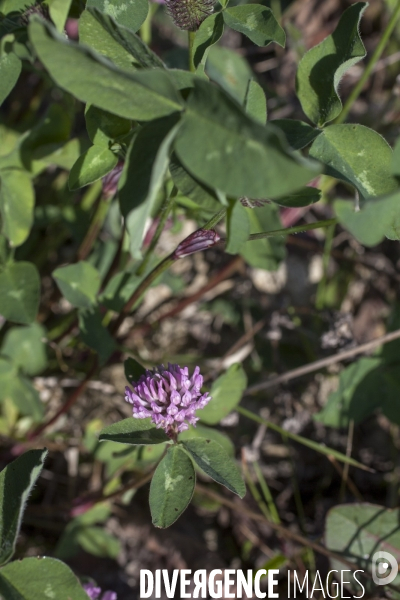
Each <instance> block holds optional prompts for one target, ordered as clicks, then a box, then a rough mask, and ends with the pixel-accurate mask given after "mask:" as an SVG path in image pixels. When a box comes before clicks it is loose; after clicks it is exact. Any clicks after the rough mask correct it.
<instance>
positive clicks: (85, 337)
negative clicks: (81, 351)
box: [79, 307, 116, 365]
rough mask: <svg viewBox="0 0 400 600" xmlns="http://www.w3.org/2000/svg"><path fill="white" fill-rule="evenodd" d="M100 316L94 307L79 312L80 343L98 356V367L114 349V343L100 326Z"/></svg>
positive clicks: (102, 326) (110, 336)
mask: <svg viewBox="0 0 400 600" xmlns="http://www.w3.org/2000/svg"><path fill="white" fill-rule="evenodd" d="M102 320H103V318H102V316H101V314H100V311H99V309H98V308H97V307H96V308H94V307H91V308H81V309H80V310H79V334H80V337H81V339H82V341H83V342H84V343H85V344H86V345H87V346H89V348H91V349H92V350H94V351H95V352H97V354H98V355H99V361H100V365H104V364H105V363H106V362H107V361H108V359H109V358H110V356H111V354H112V353H113V352H114V350H115V349H116V343H115V341H114V339H113V337H112V335H111V334H110V332H109V331H108V329H106V328H105V327H104V325H103V324H102Z"/></svg>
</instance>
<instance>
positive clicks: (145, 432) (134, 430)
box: [99, 417, 170, 446]
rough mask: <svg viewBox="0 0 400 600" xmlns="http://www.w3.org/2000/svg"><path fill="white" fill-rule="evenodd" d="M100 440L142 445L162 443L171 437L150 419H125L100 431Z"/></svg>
mask: <svg viewBox="0 0 400 600" xmlns="http://www.w3.org/2000/svg"><path fill="white" fill-rule="evenodd" d="M99 441H100V442H103V441H110V442H117V443H118V444H132V445H136V444H138V445H142V446H146V445H147V444H162V443H164V442H169V441H170V439H169V437H168V436H167V434H166V433H165V431H164V430H163V429H157V428H156V426H155V425H154V424H153V423H152V422H151V421H150V418H149V419H135V418H134V417H130V418H129V419H123V421H118V423H113V425H108V426H107V427H104V429H102V430H101V432H100V437H99Z"/></svg>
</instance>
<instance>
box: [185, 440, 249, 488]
mask: <svg viewBox="0 0 400 600" xmlns="http://www.w3.org/2000/svg"><path fill="white" fill-rule="evenodd" d="M182 445H183V447H184V448H185V450H187V452H189V454H190V456H191V457H192V458H193V460H194V461H195V463H196V464H197V465H198V466H199V467H200V468H201V469H203V471H204V472H205V473H206V474H207V475H208V476H209V477H211V479H214V481H216V482H217V483H220V484H221V485H224V486H225V487H226V488H228V490H230V491H231V492H233V493H234V494H237V495H238V496H239V497H240V498H243V496H244V495H245V494H246V486H245V484H244V481H243V478H242V476H241V474H240V470H239V469H238V467H237V465H236V463H235V462H234V461H233V459H232V458H230V457H229V456H228V454H227V453H226V452H225V450H224V449H223V448H222V446H220V445H219V444H217V442H214V441H212V440H208V439H205V438H199V439H197V440H187V441H185V442H182Z"/></svg>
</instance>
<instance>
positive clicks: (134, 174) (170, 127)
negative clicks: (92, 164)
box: [118, 116, 180, 258]
mask: <svg viewBox="0 0 400 600" xmlns="http://www.w3.org/2000/svg"><path fill="white" fill-rule="evenodd" d="M179 127H180V122H179V121H178V120H177V117H176V116H172V117H169V118H166V119H159V120H156V121H153V122H151V123H148V124H146V125H145V126H144V127H142V128H141V129H140V131H139V133H138V134H137V136H136V137H135V138H134V140H133V143H132V144H131V146H130V148H129V151H128V156H127V159H126V162H125V166H124V170H123V172H122V176H121V179H120V181H119V196H118V197H119V201H120V207H121V212H122V214H123V216H124V217H125V219H126V228H127V230H128V233H129V237H130V251H131V254H132V256H133V257H134V258H140V256H141V253H140V249H141V246H142V239H143V234H144V230H145V226H146V220H147V218H148V216H149V214H150V211H151V209H152V208H153V205H154V202H155V201H156V198H157V194H158V192H159V190H160V189H161V185H162V182H163V180H164V176H165V173H166V171H167V169H168V163H169V152H170V148H171V145H172V143H173V141H174V139H175V136H176V134H177V132H178V130H179Z"/></svg>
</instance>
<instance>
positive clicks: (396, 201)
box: [333, 192, 400, 246]
mask: <svg viewBox="0 0 400 600" xmlns="http://www.w3.org/2000/svg"><path fill="white" fill-rule="evenodd" d="M333 207H334V210H335V214H336V216H337V218H338V219H339V223H340V224H341V225H342V226H343V227H344V228H345V229H347V230H348V231H350V233H351V234H352V235H354V237H355V238H356V239H357V240H358V241H359V242H360V243H361V244H364V245H365V246H376V245H377V244H379V243H380V242H381V241H382V240H383V239H384V237H385V236H387V237H389V238H390V239H400V193H399V192H395V193H394V194H391V195H390V196H388V197H386V198H376V199H375V198H371V199H370V200H367V201H366V202H365V203H364V204H363V206H362V208H361V210H360V211H357V212H356V211H355V210H354V203H353V202H349V200H336V201H335V202H334V204H333Z"/></svg>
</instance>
